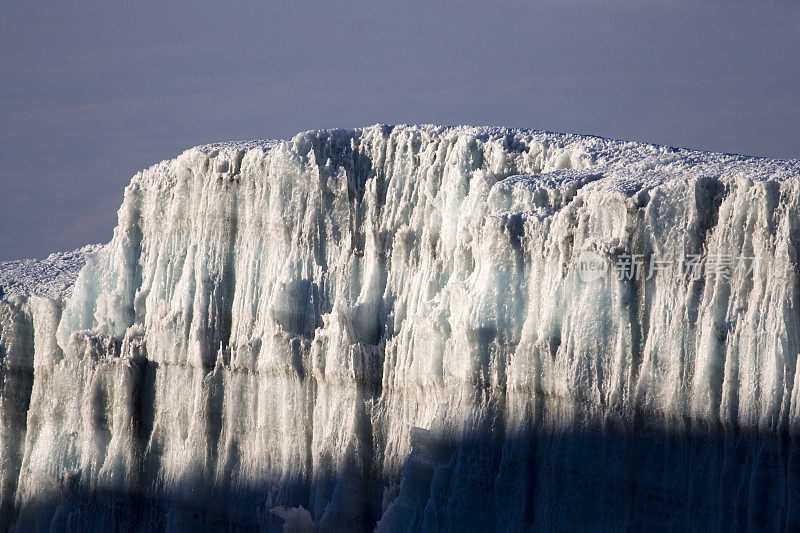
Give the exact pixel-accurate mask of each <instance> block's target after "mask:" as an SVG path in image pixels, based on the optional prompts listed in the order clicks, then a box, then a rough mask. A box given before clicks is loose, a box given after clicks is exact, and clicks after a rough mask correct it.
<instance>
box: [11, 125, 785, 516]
mask: <svg viewBox="0 0 800 533" xmlns="http://www.w3.org/2000/svg"><path fill="white" fill-rule="evenodd" d="M798 178H800V162H798V161H776V160H767V159H759V158H747V157H742V156H735V155H723V154H709V153H702V152H695V151H690V150H679V149H674V148H668V147H662V146H654V145H644V144H637V143H629V142H622V141H612V140H606V139H600V138H593V137H582V136H574V135H562V134H554V133H545V132H536V131H525V130H506V129H489V128H444V127H434V126H424V127H407V126H400V127H388V126H373V127H370V128H364V129H357V130H336V131H317V132H307V133H302V134H299V135H297V136H296V137H295V138H294V139H292V140H291V141H268V142H253V143H230V144H218V145H209V146H204V147H198V148H194V149H191V150H188V151H186V152H184V153H183V154H182V155H180V156H179V157H178V158H176V159H174V160H171V161H165V162H162V163H160V164H158V165H155V166H153V167H151V168H149V169H147V170H145V171H143V172H141V173H139V174H137V175H136V176H135V177H134V178H133V180H132V181H131V184H130V185H129V186H128V187H127V188H126V190H125V197H124V201H123V204H122V207H121V208H120V210H119V223H118V225H117V227H116V229H115V231H114V237H113V239H112V241H111V242H110V243H109V244H108V245H106V246H105V247H104V248H102V249H101V250H99V251H97V253H96V254H95V255H94V256H93V258H92V259H91V260H89V261H88V262H87V264H86V266H85V267H84V268H83V269H82V270H81V272H80V274H79V276H78V279H77V281H76V282H75V286H74V289H73V292H72V294H71V296H69V297H64V298H60V297H57V296H56V297H42V296H30V297H25V296H14V297H11V298H8V299H7V300H5V301H0V357H1V358H2V370H0V375H1V376H2V391H1V395H0V402H2V403H0V416H2V420H3V424H2V429H0V431H2V435H0V437H1V438H0V446H2V448H0V452H2V461H0V483H2V485H0V491H1V492H0V503H2V505H3V507H2V513H3V517H2V524H3V525H7V526H8V525H15V526H16V527H18V528H19V529H21V530H26V529H29V528H39V529H48V528H50V529H63V528H67V529H70V528H93V529H105V528H108V527H120V526H128V527H133V528H139V529H145V528H148V529H149V528H152V527H158V528H168V529H176V530H182V529H193V530H194V529H204V528H209V529H216V528H219V527H233V528H237V527H243V528H251V527H261V528H265V529H273V530H279V529H280V528H281V527H282V525H283V524H284V522H286V524H287V525H294V526H296V527H298V528H303V527H306V526H308V527H312V526H313V527H318V528H320V529H322V530H340V529H347V530H372V529H374V528H376V527H377V528H378V529H379V530H383V531H395V530H409V531H416V530H440V529H467V530H471V529H503V530H525V529H529V528H532V527H534V528H540V529H565V530H574V529H582V528H600V529H608V530H623V529H641V528H643V527H656V528H659V529H661V528H664V529H666V528H670V529H673V528H679V529H694V528H703V529H705V528H714V529H737V528H740V529H745V528H765V527H769V528H772V529H777V530H781V529H785V530H791V529H793V528H795V527H797V526H798V525H799V524H800V433H798V430H799V429H800V398H798V394H800V374H798V373H797V372H796V364H797V356H798V350H799V349H800V346H798V345H799V344H800V336H799V334H798V327H799V326H800V315H798V308H800V307H799V306H798V304H799V303H800V301H798V298H799V297H800V293H799V291H800V277H798V257H797V244H798V239H800V231H799V229H800V228H798V225H800V212H798V210H800V206H799V205H798V202H799V201H800V179H798ZM586 252H591V253H592V254H593V256H592V257H597V258H599V260H600V261H601V262H602V264H603V265H606V266H607V267H608V269H609V270H608V275H606V276H602V277H601V278H600V279H597V280H595V281H592V282H587V281H584V278H583V277H582V275H581V271H580V268H581V267H582V263H581V261H580V258H581V257H583V255H582V254H585V253H586ZM690 257H696V258H700V259H701V260H703V261H704V262H705V266H706V272H703V273H702V275H700V276H693V275H688V273H687V271H685V269H684V268H678V267H677V266H678V265H680V266H681V267H684V266H685V263H686V261H685V258H690ZM624 258H637V260H639V261H641V265H642V268H643V270H644V275H641V276H639V275H630V276H624V275H623V276H616V275H612V274H613V269H614V267H615V266H616V265H619V263H620V261H621V260H622V259H624ZM714 258H717V259H719V258H750V259H751V264H750V268H749V270H748V271H746V272H745V271H740V270H734V269H731V271H730V272H727V273H724V272H722V271H721V270H718V271H717V272H716V273H712V274H709V270H710V269H709V264H710V262H711V260H712V259H714ZM658 265H662V266H668V265H671V266H672V267H675V268H658V269H656V268H654V267H655V266H658Z"/></svg>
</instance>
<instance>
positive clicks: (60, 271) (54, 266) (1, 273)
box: [0, 244, 103, 299]
mask: <svg viewBox="0 0 800 533" xmlns="http://www.w3.org/2000/svg"><path fill="white" fill-rule="evenodd" d="M102 247H103V245H101V244H88V245H86V246H84V247H82V248H79V249H78V250H74V251H71V252H55V253H52V254H50V255H49V256H48V257H47V258H45V259H18V260H14V261H0V298H2V297H5V298H8V299H10V298H12V297H15V296H31V295H37V296H44V297H47V298H53V299H58V298H67V297H69V295H70V294H71V292H72V286H73V285H74V284H75V279H76V278H77V277H78V272H80V270H81V268H83V265H84V264H86V260H87V258H89V257H91V256H92V255H94V254H95V253H97V252H98V251H99V250H100V249H101V248H102Z"/></svg>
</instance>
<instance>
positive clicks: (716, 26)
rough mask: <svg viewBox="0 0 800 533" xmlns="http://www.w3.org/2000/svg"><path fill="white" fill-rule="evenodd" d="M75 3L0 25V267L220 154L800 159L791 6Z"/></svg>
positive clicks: (798, 63)
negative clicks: (575, 142) (135, 186)
mask: <svg viewBox="0 0 800 533" xmlns="http://www.w3.org/2000/svg"><path fill="white" fill-rule="evenodd" d="M698 3H700V2H698ZM65 4H67V3H66V2H60V3H58V4H57V5H54V6H47V5H46V4H39V3H36V2H33V3H29V2H17V3H11V2H6V4H5V5H4V6H3V10H2V17H0V76H2V81H0V260H2V259H11V258H19V257H41V256H45V255H47V254H48V253H50V252H52V251H56V250H68V249H73V248H77V247H79V246H81V245H83V244H85V243H88V242H105V241H107V240H109V239H110V238H111V234H112V230H113V227H114V225H115V224H116V211H117V209H118V207H119V204H120V203H121V201H122V190H123V187H124V186H125V185H126V184H127V183H128V181H129V180H130V178H131V176H132V175H133V174H134V173H135V172H136V171H137V170H139V169H141V168H144V167H147V166H149V165H151V164H152V163H155V162H158V161H160V160H162V159H166V158H170V157H173V156H175V155H177V154H179V153H180V152H181V151H183V150H184V149H185V148H188V147H190V146H194V145H197V144H201V143H207V142H212V141H220V140H232V139H251V138H276V137H290V136H292V135H294V134H295V133H297V132H298V131H302V130H307V129H314V128H331V127H351V126H363V125H369V124H374V123H376V122H383V123H390V124H396V123H421V122H426V123H441V124H488V125H502V126H515V127H527V128H536V129H547V130H554V131H566V132H574V133H589V134H595V135H601V136H606V137H616V138H623V139H631V140H640V141H651V142H657V143H663V144H671V145H676V146H686V147H691V148H702V149H708V150H714V151H724V152H739V153H745V154H751V155H766V156H772V157H783V158H797V157H800V3H798V2H772V3H769V2H766V3H765V2H745V1H728V2H722V1H711V2H705V3H702V4H703V5H702V6H699V7H698V6H695V5H692V4H693V3H691V2H658V1H645V2H633V1H630V0H628V1H617V2H603V3H601V2H589V1H566V2H560V3H541V2H509V3H499V2H489V1H484V2H475V3H468V4H466V3H462V2H452V3H450V2H446V3H436V2H396V3H391V4H390V3H388V2H366V1H364V2H326V3H304V2H281V3H275V4H269V5H268V4H265V5H259V6H256V4H255V3H239V2H208V1H204V2H192V3H189V2H187V3H186V5H184V6H182V7H178V6H174V7H172V6H163V5H160V4H161V2H152V3H151V2H147V1H139V2H136V3H135V4H136V5H135V6H130V7H121V6H118V5H112V3H110V2H81V3H80V7H75V6H73V7H68V6H67V5H65Z"/></svg>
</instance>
